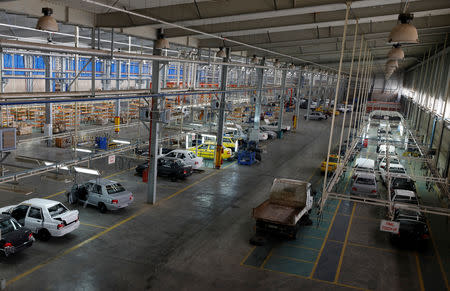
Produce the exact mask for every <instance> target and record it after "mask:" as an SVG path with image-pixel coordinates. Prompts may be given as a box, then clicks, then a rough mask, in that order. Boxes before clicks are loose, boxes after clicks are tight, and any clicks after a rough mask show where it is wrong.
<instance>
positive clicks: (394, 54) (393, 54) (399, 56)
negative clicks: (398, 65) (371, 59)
mask: <svg viewBox="0 0 450 291" xmlns="http://www.w3.org/2000/svg"><path fill="white" fill-rule="evenodd" d="M387 56H388V60H403V59H404V58H405V53H404V52H403V50H402V48H401V47H400V45H399V44H395V45H394V47H393V48H392V49H391V50H390V51H389V52H388V55H387Z"/></svg>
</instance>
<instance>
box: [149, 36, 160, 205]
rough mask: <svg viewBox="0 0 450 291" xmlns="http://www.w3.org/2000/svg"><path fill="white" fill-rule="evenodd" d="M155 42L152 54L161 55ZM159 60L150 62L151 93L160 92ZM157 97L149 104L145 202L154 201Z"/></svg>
mask: <svg viewBox="0 0 450 291" xmlns="http://www.w3.org/2000/svg"><path fill="white" fill-rule="evenodd" d="M155 44H156V42H154V45H153V54H154V55H161V54H162V51H161V49H157V48H156V45H155ZM160 72H161V62H160V61H156V60H153V63H152V88H151V89H150V91H151V93H152V94H159V93H160V92H161V75H160ZM158 102H159V100H158V98H156V97H152V101H151V103H150V104H149V107H150V108H149V111H150V134H149V148H148V152H149V162H148V186H147V203H151V204H155V202H156V177H157V168H156V166H157V162H158V136H159V109H160V108H158V107H159V106H158Z"/></svg>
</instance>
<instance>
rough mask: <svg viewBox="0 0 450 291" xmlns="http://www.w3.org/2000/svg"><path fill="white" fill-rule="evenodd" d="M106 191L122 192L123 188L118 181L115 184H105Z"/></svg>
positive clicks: (111, 192)
mask: <svg viewBox="0 0 450 291" xmlns="http://www.w3.org/2000/svg"><path fill="white" fill-rule="evenodd" d="M106 191H107V192H108V194H114V193H119V192H124V191H125V188H124V187H123V186H122V185H121V184H120V183H116V184H111V185H106Z"/></svg>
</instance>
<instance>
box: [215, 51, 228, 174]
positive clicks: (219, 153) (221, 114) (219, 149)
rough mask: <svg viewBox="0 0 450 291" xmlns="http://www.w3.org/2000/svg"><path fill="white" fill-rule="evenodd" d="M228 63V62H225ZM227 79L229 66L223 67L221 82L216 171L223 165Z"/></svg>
mask: <svg viewBox="0 0 450 291" xmlns="http://www.w3.org/2000/svg"><path fill="white" fill-rule="evenodd" d="M229 56H230V49H228V48H227V57H226V59H228V58H229ZM225 63H226V62H225ZM227 79H228V66H227V65H225V64H223V65H222V79H221V81H220V90H221V91H222V93H221V96H220V104H219V125H218V128H217V138H216V141H217V145H216V153H215V154H214V165H215V167H216V169H220V166H221V165H222V150H223V146H222V141H223V125H224V123H225V102H226V100H225V97H226V93H225V92H224V91H225V90H226V89H227Z"/></svg>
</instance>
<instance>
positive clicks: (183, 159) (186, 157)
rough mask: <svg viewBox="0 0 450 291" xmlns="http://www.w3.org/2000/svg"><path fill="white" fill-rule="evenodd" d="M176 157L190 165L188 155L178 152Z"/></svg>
mask: <svg viewBox="0 0 450 291" xmlns="http://www.w3.org/2000/svg"><path fill="white" fill-rule="evenodd" d="M177 158H179V159H181V160H182V161H183V162H185V163H186V164H188V165H190V164H191V161H190V160H189V157H188V156H186V154H185V153H178V154H177Z"/></svg>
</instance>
